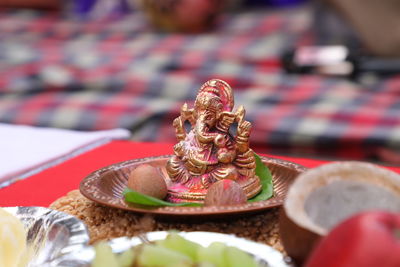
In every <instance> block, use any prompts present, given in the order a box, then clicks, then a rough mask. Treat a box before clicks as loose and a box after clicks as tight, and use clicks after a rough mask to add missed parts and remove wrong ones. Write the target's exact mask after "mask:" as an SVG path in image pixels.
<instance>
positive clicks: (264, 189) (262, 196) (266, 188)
mask: <svg viewBox="0 0 400 267" xmlns="http://www.w3.org/2000/svg"><path fill="white" fill-rule="evenodd" d="M254 156H255V158H256V175H257V176H258V177H259V178H260V181H261V192H260V193H258V194H257V195H256V196H255V197H253V198H251V199H249V200H248V201H249V202H255V201H262V200H267V199H269V198H270V197H272V195H273V194H274V186H273V184H272V175H271V172H270V171H269V169H268V167H267V166H265V164H264V163H263V162H262V160H261V158H260V156H258V155H257V154H256V153H254Z"/></svg>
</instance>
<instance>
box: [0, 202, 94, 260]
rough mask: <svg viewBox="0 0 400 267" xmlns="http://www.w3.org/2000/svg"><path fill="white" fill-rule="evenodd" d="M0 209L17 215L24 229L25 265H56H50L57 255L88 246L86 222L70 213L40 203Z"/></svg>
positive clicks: (61, 256)
mask: <svg viewBox="0 0 400 267" xmlns="http://www.w3.org/2000/svg"><path fill="white" fill-rule="evenodd" d="M3 209H5V210H6V211H8V212H10V213H11V214H13V215H15V216H16V217H17V218H19V219H20V220H21V222H22V223H23V224H24V226H25V229H26V230H27V246H28V250H29V252H30V253H29V259H30V261H29V264H28V267H39V266H41V267H43V266H57V265H53V263H56V262H57V259H60V258H63V257H65V256H66V255H75V254H76V253H78V252H79V251H82V250H84V249H85V248H87V247H88V242H89V234H88V231H87V228H86V226H85V224H84V223H83V222H82V221H80V220H79V219H77V218H75V217H73V216H71V215H69V214H66V213H64V212H60V211H56V210H51V209H47V208H43V207H6V208H3ZM65 266H69V265H65Z"/></svg>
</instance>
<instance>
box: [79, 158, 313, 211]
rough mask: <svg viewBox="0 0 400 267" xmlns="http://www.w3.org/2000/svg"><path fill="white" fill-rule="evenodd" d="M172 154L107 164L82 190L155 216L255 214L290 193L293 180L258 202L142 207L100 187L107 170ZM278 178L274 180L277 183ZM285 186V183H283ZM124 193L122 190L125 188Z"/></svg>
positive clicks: (98, 200)
mask: <svg viewBox="0 0 400 267" xmlns="http://www.w3.org/2000/svg"><path fill="white" fill-rule="evenodd" d="M170 157H171V155H163V156H156V157H146V158H139V159H133V160H128V161H123V162H119V163H115V164H112V165H109V166H106V167H103V168H101V169H99V170H97V171H94V172H92V173H91V174H89V175H88V176H86V177H85V178H84V179H83V180H82V181H81V183H80V186H79V190H80V192H81V194H82V195H83V196H85V197H86V198H88V199H90V200H92V201H94V202H96V203H99V204H102V205H105V206H109V207H113V208H118V209H123V210H128V211H134V212H138V213H146V214H154V215H174V216H200V215H201V216H203V215H229V214H240V213H251V212H258V211H262V210H265V209H269V208H273V207H278V206H280V205H282V204H283V201H284V197H285V195H286V193H287V190H288V186H289V184H290V182H291V181H285V184H284V185H283V187H284V188H281V189H280V190H283V192H281V194H280V195H279V196H273V197H272V198H270V199H268V200H264V201H257V202H248V203H246V204H242V205H231V206H209V207H149V208H147V207H146V208H145V207H143V206H142V207H139V206H133V205H128V204H127V203H126V202H125V201H124V199H123V197H122V194H121V195H120V196H118V197H116V196H112V195H110V194H104V192H102V191H101V188H100V187H99V186H98V182H99V181H100V178H101V174H102V173H105V172H107V171H110V170H115V169H120V168H123V167H125V166H128V165H131V164H138V163H145V162H146V163H151V162H152V161H155V160H164V159H165V160H167V159H168V158H170ZM261 160H262V161H263V163H264V164H265V163H271V164H275V165H279V166H282V167H285V168H289V169H292V170H295V171H297V172H299V173H302V172H304V171H305V170H306V169H307V168H306V167H304V166H302V165H300V164H297V163H294V162H291V161H286V160H281V159H276V158H269V157H263V156H261ZM275 181H276V179H275V180H274V182H275ZM281 186H282V185H281ZM121 193H122V191H121Z"/></svg>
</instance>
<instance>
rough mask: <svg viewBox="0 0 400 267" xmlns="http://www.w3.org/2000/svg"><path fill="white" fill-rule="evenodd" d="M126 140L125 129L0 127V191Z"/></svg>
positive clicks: (9, 125) (6, 125) (2, 125)
mask: <svg viewBox="0 0 400 267" xmlns="http://www.w3.org/2000/svg"><path fill="white" fill-rule="evenodd" d="M129 136H130V132H129V131H128V130H126V129H112V130H104V131H93V132H84V131H72V130H64V129H56V128H41V127H32V126H25V125H11V124H3V123H0V188H1V187H4V186H7V185H9V184H11V183H12V182H14V181H17V180H19V179H24V178H26V177H29V176H30V175H32V174H35V173H37V172H39V171H41V170H43V169H46V168H48V167H51V166H54V165H56V164H59V163H61V162H63V161H65V160H67V159H69V158H72V157H74V156H76V155H78V154H80V153H83V152H85V151H87V150H89V149H92V148H94V147H96V146H99V145H102V144H104V143H107V142H109V141H110V140H113V139H126V138H129Z"/></svg>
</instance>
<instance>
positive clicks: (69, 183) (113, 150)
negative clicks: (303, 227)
mask: <svg viewBox="0 0 400 267" xmlns="http://www.w3.org/2000/svg"><path fill="white" fill-rule="evenodd" d="M256 152H257V151H256ZM172 153H173V145H172V144H159V143H136V142H129V141H113V142H111V143H109V144H106V145H103V146H101V147H98V148H96V149H93V150H91V151H89V152H86V153H84V154H81V155H79V156H77V157H75V158H73V159H70V160H68V161H66V162H64V163H62V164H60V165H57V166H55V167H52V168H49V169H47V170H44V171H42V172H40V173H38V174H36V175H34V176H31V177H28V178H26V179H25V180H21V181H18V182H16V183H14V184H12V185H10V186H8V187H5V188H2V189H0V206H3V207H6V206H45V207H47V206H49V205H50V204H51V203H52V202H53V201H55V200H56V199H58V198H60V197H61V196H64V195H65V194H66V193H68V192H69V191H71V190H74V189H78V188H79V184H80V182H81V180H82V179H83V178H84V177H85V176H87V175H88V174H89V173H91V172H93V171H95V170H97V169H99V168H102V167H105V166H107V165H110V164H113V163H117V162H121V161H125V160H130V159H136V158H143V157H150V156H159V155H169V154H172ZM272 157H277V156H272ZM277 158H281V159H285V160H289V161H293V162H296V163H298V164H301V165H303V166H305V167H309V168H312V167H316V166H319V165H321V164H323V163H326V161H320V160H314V159H305V158H291V157H277ZM388 168H389V169H392V170H394V171H396V172H398V173H400V167H388Z"/></svg>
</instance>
